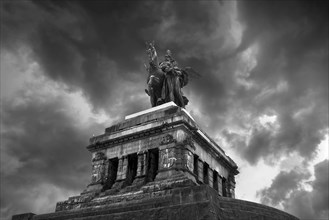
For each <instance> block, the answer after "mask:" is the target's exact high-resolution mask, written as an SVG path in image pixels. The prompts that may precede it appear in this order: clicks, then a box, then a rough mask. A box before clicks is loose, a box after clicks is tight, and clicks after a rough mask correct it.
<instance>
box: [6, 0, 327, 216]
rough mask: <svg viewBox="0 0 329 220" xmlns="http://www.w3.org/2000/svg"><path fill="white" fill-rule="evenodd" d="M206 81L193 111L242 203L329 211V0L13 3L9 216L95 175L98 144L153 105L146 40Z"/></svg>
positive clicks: (70, 191) (36, 207)
mask: <svg viewBox="0 0 329 220" xmlns="http://www.w3.org/2000/svg"><path fill="white" fill-rule="evenodd" d="M152 40H154V41H155V44H156V48H157V50H158V53H159V56H160V59H163V55H164V53H165V50H166V49H170V50H171V51H172V54H173V57H174V58H175V59H176V60H177V62H178V64H179V66H181V67H184V66H191V67H193V68H194V70H196V71H197V72H198V73H199V74H200V75H201V77H199V78H196V79H191V80H190V82H189V84H188V85H187V86H186V87H184V89H183V91H184V93H185V95H186V96H187V97H188V98H189V100H190V102H189V104H188V106H187V107H186V109H187V111H189V112H190V114H191V115H192V116H193V117H194V118H195V120H196V122H197V123H198V124H199V125H200V127H201V128H202V129H203V130H204V132H206V133H208V134H209V135H210V136H211V137H213V139H214V140H215V141H216V142H217V143H218V144H219V145H220V146H221V147H222V148H223V149H224V150H225V151H226V153H227V154H228V155H229V156H230V157H231V158H233V160H235V161H236V162H237V164H238V166H239V171H240V174H239V175H238V176H237V178H236V180H237V188H236V197H237V198H239V199H244V200H249V201H254V202H259V203H262V204H266V205H270V206H273V207H276V208H279V209H281V210H284V211H286V212H289V213H291V214H294V215H296V216H298V217H300V218H301V219H328V206H329V204H328V200H329V198H328V1H326V0H318V1H310V0H307V1H300V0H296V1H290V0H286V1H278V0H272V1H258V0H249V1H233V0H232V1H210V0H207V1H206V0H202V1H193V2H192V1H161V2H160V1H138V2H137V1H74V0H70V1H63V0H62V1H56V2H55V1H46V0H43V1H40V0H39V1H29V0H24V1H23V0H22V1H9V0H4V1H1V201H0V202H1V219H10V216H11V215H13V214H17V213H24V212H34V213H37V214H41V213H47V212H53V211H54V210H55V204H56V202H57V201H60V200H65V199H67V198H68V197H69V196H73V195H78V194H79V193H80V192H81V191H82V190H83V189H85V187H86V185H87V184H88V183H89V182H90V175H91V163H90V159H91V155H90V153H89V152H88V151H87V150H86V148H85V147H86V146H87V145H88V140H89V138H90V137H91V136H92V135H93V134H95V135H97V134H101V133H103V132H104V129H105V128H106V127H109V126H110V125H112V124H113V123H115V122H117V121H120V120H123V118H124V116H125V115H127V114H131V113H135V112H137V111H141V110H145V109H147V108H150V106H151V105H150V103H149V99H148V96H147V95H146V94H145V92H144V89H145V88H146V76H147V73H146V71H145V68H144V66H143V65H144V63H145V62H147V57H146V54H145V41H152Z"/></svg>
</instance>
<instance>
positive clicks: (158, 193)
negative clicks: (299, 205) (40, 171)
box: [13, 103, 296, 220]
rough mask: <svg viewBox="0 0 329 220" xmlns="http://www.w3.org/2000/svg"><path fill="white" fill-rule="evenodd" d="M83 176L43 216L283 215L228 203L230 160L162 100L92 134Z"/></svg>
mask: <svg viewBox="0 0 329 220" xmlns="http://www.w3.org/2000/svg"><path fill="white" fill-rule="evenodd" d="M87 149H88V150H89V151H90V153H91V155H92V156H91V157H92V160H91V168H92V173H91V178H90V182H89V183H87V186H86V188H85V189H84V190H83V191H82V193H81V194H80V195H76V196H72V197H70V198H68V199H67V200H65V201H61V202H58V203H57V204H56V209H55V212H54V213H49V214H43V215H34V214H33V213H27V214H22V215H16V216H13V219H14V220H18V219H21V220H37V219H39V220H41V219H42V220H44V219H53V220H56V219H58V220H59V219H76V220H79V219H81V220H82V219H83V220H87V219H93V220H96V219H98V220H100V219H116V220H123V219H135V220H136V219H143V220H144V219H150V220H153V219H154V220H155V219H169V220H174V219H190V220H194V219H197V220H199V219H200V220H201V219H216V220H218V219H220V220H225V219H228V220H233V219H250V220H251V219H270V220H271V219H273V220H274V219H282V220H284V219H286V220H296V218H295V217H293V216H291V215H288V214H287V213H284V212H282V211H279V210H276V209H273V208H270V207H267V206H262V205H260V204H256V203H250V202H246V201H242V200H236V199H234V197H235V176H236V175H237V174H238V173H239V172H238V167H237V165H236V164H235V163H234V161H233V160H232V159H231V158H230V157H229V156H227V155H226V154H225V152H224V150H223V149H221V147H220V146H218V145H217V144H216V143H215V142H214V141H213V140H212V139H211V138H210V137H208V136H207V135H206V134H205V133H204V132H203V131H202V130H201V129H200V128H199V126H198V125H197V123H196V122H195V121H194V119H193V118H192V117H191V116H190V115H189V114H188V113H187V112H186V110H185V109H183V108H180V107H178V106H176V105H175V104H174V103H166V104H164V105H160V106H156V107H155V108H151V109H148V110H146V111H143V112H139V113H136V114H133V115H129V116H126V117H125V120H123V121H122V122H119V123H117V124H115V125H112V126H111V127H108V128H106V129H105V132H104V134H101V135H98V136H95V137H92V138H91V139H90V144H89V146H87Z"/></svg>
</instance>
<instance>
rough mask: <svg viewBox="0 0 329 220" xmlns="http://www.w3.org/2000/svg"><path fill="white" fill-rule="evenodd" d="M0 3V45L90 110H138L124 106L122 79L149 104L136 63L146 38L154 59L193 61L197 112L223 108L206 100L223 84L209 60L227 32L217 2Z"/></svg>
mask: <svg viewBox="0 0 329 220" xmlns="http://www.w3.org/2000/svg"><path fill="white" fill-rule="evenodd" d="M3 5H4V7H2V10H3V26H4V30H5V34H4V36H3V42H4V43H3V45H4V47H7V48H10V47H12V45H13V43H16V44H18V43H19V44H20V45H21V44H22V43H25V44H27V45H28V46H29V47H31V48H32V49H33V51H34V55H35V58H36V60H37V61H38V62H39V63H40V65H41V66H42V67H43V68H44V70H45V73H46V74H47V75H48V76H49V77H51V78H52V79H54V80H58V81H61V82H64V83H66V84H67V85H69V86H70V87H71V88H72V89H82V90H83V92H84V93H85V95H86V97H88V99H89V100H90V102H91V103H92V104H93V105H94V107H95V108H96V109H97V108H106V109H107V111H108V112H111V108H109V106H111V105H113V103H116V105H119V106H120V107H121V108H123V109H124V111H122V113H125V112H127V111H132V110H140V108H142V107H141V106H140V107H138V105H137V104H136V103H137V102H134V103H127V101H126V100H127V98H128V97H129V95H130V94H129V93H128V94H126V95H127V96H128V97H127V96H124V95H122V94H121V91H122V90H123V88H122V87H121V85H123V84H124V83H126V82H128V83H129V82H131V83H133V84H134V85H133V86H132V88H135V89H133V91H130V92H133V93H134V94H136V93H138V94H140V96H141V97H143V100H142V102H143V103H144V104H146V103H147V102H148V98H147V96H146V95H145V94H144V89H143V88H144V87H145V78H146V77H145V75H146V73H145V70H144V69H143V65H142V64H143V61H145V60H146V57H145V49H144V42H145V41H149V40H155V41H156V44H157V48H158V50H159V53H160V55H163V54H164V51H165V49H168V48H170V49H171V50H172V51H173V53H174V56H175V57H177V59H178V61H179V62H181V64H182V65H191V64H192V63H193V64H194V66H193V67H194V68H196V69H197V70H200V71H201V72H202V73H203V74H204V75H205V77H203V78H202V79H201V80H200V83H194V84H193V83H192V84H191V85H192V88H191V90H192V91H194V90H195V93H200V94H202V92H201V90H204V94H202V95H203V96H206V97H208V99H209V100H208V101H207V102H202V103H201V104H202V106H204V108H207V106H208V103H212V104H211V105H210V106H209V108H210V110H215V109H217V110H218V109H220V108H224V106H225V104H224V103H222V101H221V102H218V101H217V100H219V98H218V96H217V97H214V96H212V94H213V93H216V94H219V95H221V96H224V94H225V92H224V88H223V86H224V84H223V83H221V81H220V80H218V78H217V77H215V76H214V75H213V74H216V73H215V71H216V70H215V69H211V67H212V65H211V64H212V63H215V62H216V60H215V59H217V58H216V56H218V54H220V53H224V52H225V51H224V52H223V51H221V50H218V48H219V46H215V47H214V46H213V44H218V45H222V44H223V43H222V41H224V35H225V34H226V33H225V31H222V32H218V30H219V29H223V30H225V29H228V28H229V24H227V21H228V19H227V18H226V17H227V12H225V10H224V9H223V7H221V5H223V4H220V3H219V2H216V1H214V2H212V1H209V2H204V1H201V2H195V3H191V2H186V1H178V2H172V1H163V2H162V1H161V2H152V1H138V2H132V1H128V2H127V1H93V2H91V1H61V2H60V3H58V2H57V1H45V2H44V1H33V2H29V1H25V2H24V3H21V2H11V1H8V2H7V1H6V2H5V3H3ZM220 10H221V11H220ZM225 13H226V14H225ZM221 17H222V18H223V19H222V20H221V19H220V18H221ZM205 88H209V89H205ZM143 95H144V96H143ZM220 100H224V98H221V99H220ZM122 103H125V104H122ZM144 108H145V107H144ZM112 113H113V112H112Z"/></svg>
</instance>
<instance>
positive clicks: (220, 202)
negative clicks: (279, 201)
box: [13, 185, 297, 220]
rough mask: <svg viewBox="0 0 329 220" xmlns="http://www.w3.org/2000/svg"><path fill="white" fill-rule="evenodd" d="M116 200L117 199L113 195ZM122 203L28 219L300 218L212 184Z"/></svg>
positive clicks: (127, 196) (141, 195) (157, 192)
mask: <svg viewBox="0 0 329 220" xmlns="http://www.w3.org/2000/svg"><path fill="white" fill-rule="evenodd" d="M112 199H113V198H112ZM118 199H122V201H121V202H119V201H116V203H112V204H111V203H110V204H109V203H108V202H109V201H107V200H106V197H104V198H103V205H101V203H102V202H101V201H99V202H100V203H99V205H98V206H93V207H90V208H85V209H80V210H69V211H60V212H55V213H50V214H43V215H34V216H31V215H29V216H28V217H29V218H18V217H19V216H16V217H15V216H13V220H14V219H15V220H16V219H24V220H28V219H31V220H44V219H53V220H57V219H58V220H59V219H61V220H64V219H76V220H82V219H83V220H96V219H97V220H105V219H106V220H108V219H115V220H126V219H130V220H179V219H189V220H201V219H207V220H212V219H213V220H239V219H241V220H257V219H259V220H297V218H296V217H294V216H292V215H289V214H287V213H285V212H282V211H280V210H277V209H274V208H271V207H268V206H264V205H261V204H257V203H253V202H248V201H243V200H238V199H233V198H227V197H220V196H218V193H217V191H216V190H214V189H213V188H211V187H210V186H208V185H201V186H192V187H191V186H190V187H181V188H174V189H164V190H155V189H154V188H153V190H150V191H149V192H143V193H142V192H134V193H127V194H125V195H122V196H120V198H118Z"/></svg>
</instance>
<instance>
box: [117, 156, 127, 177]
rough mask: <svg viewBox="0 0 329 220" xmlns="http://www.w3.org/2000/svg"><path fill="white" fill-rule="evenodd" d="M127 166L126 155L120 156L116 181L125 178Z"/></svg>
mask: <svg viewBox="0 0 329 220" xmlns="http://www.w3.org/2000/svg"><path fill="white" fill-rule="evenodd" d="M127 166H128V157H127V156H122V157H121V158H119V164H118V173H117V181H121V180H124V179H126V175H127Z"/></svg>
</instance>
